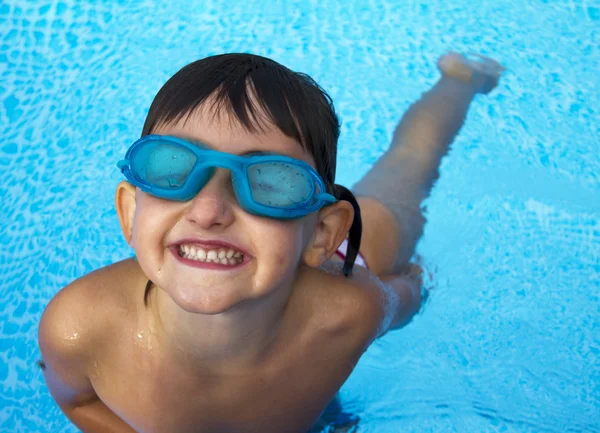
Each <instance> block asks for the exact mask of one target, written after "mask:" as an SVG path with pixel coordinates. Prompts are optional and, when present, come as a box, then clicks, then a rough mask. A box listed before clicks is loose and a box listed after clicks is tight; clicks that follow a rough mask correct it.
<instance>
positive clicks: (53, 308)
mask: <svg viewBox="0 0 600 433" xmlns="http://www.w3.org/2000/svg"><path fill="white" fill-rule="evenodd" d="M74 292H77V291H76V290H75V287H74V285H71V286H67V287H66V288H65V289H63V290H62V291H61V292H59V293H58V294H57V295H56V296H55V297H54V298H53V299H52V301H51V302H50V304H49V305H48V307H46V310H45V311H44V314H43V315H42V319H41V321H40V326H39V346H40V351H41V352H42V357H43V364H42V369H43V371H44V377H45V379H46V383H47V385H48V389H49V391H50V394H51V395H52V397H54V399H55V400H56V402H57V404H58V406H59V407H60V409H61V410H62V411H63V412H64V414H65V415H66V416H67V417H68V418H69V419H70V420H71V421H72V422H73V424H75V425H76V426H77V427H78V428H79V429H80V430H81V431H82V432H83V433H135V430H133V428H131V427H130V426H129V425H128V424H127V423H126V422H125V421H123V420H122V419H121V418H119V417H118V416H117V415H116V414H115V413H114V412H112V411H111V410H110V409H109V408H108V407H107V406H106V405H105V404H104V403H103V402H102V401H101V400H100V399H99V398H98V396H97V395H96V393H95V391H94V388H93V386H92V384H91V382H90V380H89V378H88V376H87V373H86V367H87V360H88V358H89V355H88V354H89V347H91V345H90V332H86V331H89V330H87V329H86V326H85V325H84V324H85V323H86V321H84V320H81V319H82V317H78V313H77V312H79V311H81V310H82V307H81V305H84V304H80V303H77V302H76V301H75V299H77V297H78V296H79V294H78V293H74Z"/></svg>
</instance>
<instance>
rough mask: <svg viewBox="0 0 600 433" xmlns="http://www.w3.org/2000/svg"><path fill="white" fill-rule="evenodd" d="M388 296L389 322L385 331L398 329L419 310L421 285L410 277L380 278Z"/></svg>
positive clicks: (393, 276) (391, 276) (421, 298)
mask: <svg viewBox="0 0 600 433" xmlns="http://www.w3.org/2000/svg"><path fill="white" fill-rule="evenodd" d="M381 282H382V283H383V284H384V285H386V286H387V290H386V291H387V292H388V293H389V294H390V296H389V297H390V298H391V299H390V307H391V310H392V311H390V316H391V322H390V325H389V328H388V329H387V330H389V331H392V330H394V329H400V328H402V327H403V326H405V325H407V324H408V322H410V321H411V319H412V318H413V316H414V315H415V314H417V313H418V312H419V310H420V309H421V304H422V302H423V297H422V294H421V283H420V281H419V280H417V279H415V278H414V277H412V276H410V275H389V276H385V277H382V278H381Z"/></svg>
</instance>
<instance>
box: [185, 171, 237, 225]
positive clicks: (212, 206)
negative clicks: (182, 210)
mask: <svg viewBox="0 0 600 433" xmlns="http://www.w3.org/2000/svg"><path fill="white" fill-rule="evenodd" d="M235 204H236V199H235V194H234V192H233V185H232V184H231V172H230V171H229V170H225V169H222V168H219V169H216V170H215V172H214V174H213V176H212V177H211V178H210V179H209V180H208V182H207V183H206V185H204V187H203V188H202V189H201V190H200V191H199V192H198V194H196V196H195V197H194V198H193V199H192V200H191V201H190V203H189V207H188V208H187V209H186V218H187V219H188V220H189V221H190V222H192V223H194V224H196V225H197V226H199V227H201V228H204V229H209V228H213V229H214V228H215V227H227V226H229V225H231V223H232V222H233V220H234V212H233V207H234V206H235Z"/></svg>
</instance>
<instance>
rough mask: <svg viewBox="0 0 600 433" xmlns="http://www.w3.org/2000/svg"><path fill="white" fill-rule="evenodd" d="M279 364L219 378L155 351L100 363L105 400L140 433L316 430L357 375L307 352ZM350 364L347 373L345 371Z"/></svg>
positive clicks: (119, 353)
mask: <svg viewBox="0 0 600 433" xmlns="http://www.w3.org/2000/svg"><path fill="white" fill-rule="evenodd" d="M278 359H279V360H280V362H278V363H277V365H270V366H268V367H269V368H265V369H261V370H256V371H253V372H252V373H246V374H242V373H240V374H235V375H227V376H219V377H216V376H214V375H210V374H206V375H202V374H200V375H199V374H197V373H196V374H194V375H191V374H190V373H189V372H184V371H181V370H180V369H178V368H177V367H176V366H175V365H174V364H173V363H170V362H168V361H166V360H165V358H162V357H160V356H157V355H156V354H153V353H152V350H151V348H150V349H149V348H148V347H141V346H135V345H134V346H132V347H128V348H121V349H120V350H116V351H115V353H114V354H112V355H111V356H106V357H104V358H99V359H98V363H97V371H96V375H95V377H94V378H93V385H94V389H95V390H96V393H97V394H98V396H99V397H100V399H101V400H102V401H103V402H104V403H105V404H106V405H107V406H108V407H109V408H110V409H111V410H112V411H113V412H115V413H116V414H117V415H119V416H120V417H121V418H122V419H123V420H125V421H126V422H127V423H128V424H129V425H131V426H132V427H133V428H134V429H135V430H136V431H138V432H139V433H155V432H156V433H158V432H160V433H169V432H173V433H175V432H177V433H203V432H210V433H216V432H236V433H246V432H248V433H253V432H262V433H268V432H271V431H272V432H277V433H284V432H290V433H292V432H294V433H302V432H304V431H307V430H308V429H310V427H311V426H312V424H313V423H314V422H315V421H316V420H317V418H318V416H319V415H320V413H321V412H322V410H323V409H324V408H325V407H326V405H327V404H328V403H329V401H330V400H331V399H332V398H333V397H334V395H335V393H336V392H337V390H338V389H339V387H340V386H341V385H342V384H343V382H344V381H345V380H346V378H347V376H348V375H349V374H350V372H351V370H352V369H351V368H349V367H348V366H349V365H353V364H354V362H349V361H350V360H349V359H344V357H343V356H342V357H339V358H338V359H336V358H335V357H331V356H330V355H327V356H325V357H324V358H321V357H320V356H319V355H318V354H314V353H313V354H311V353H309V352H308V351H307V350H306V348H302V350H299V351H294V350H289V352H288V353H284V354H282V356H281V357H278ZM343 366H346V367H343Z"/></svg>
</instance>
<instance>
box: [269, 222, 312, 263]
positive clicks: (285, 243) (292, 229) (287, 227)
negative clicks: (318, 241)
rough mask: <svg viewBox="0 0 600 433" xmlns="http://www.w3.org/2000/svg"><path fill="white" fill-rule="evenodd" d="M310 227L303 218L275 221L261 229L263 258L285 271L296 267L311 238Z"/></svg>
mask: <svg viewBox="0 0 600 433" xmlns="http://www.w3.org/2000/svg"><path fill="white" fill-rule="evenodd" d="M308 228H309V227H307V224H306V222H305V221H303V220H292V221H273V222H272V223H271V224H269V227H265V230H263V231H261V233H260V236H259V237H258V238H259V239H260V241H259V242H260V244H259V248H258V251H259V252H260V251H262V252H263V254H262V256H263V258H265V259H268V261H269V262H270V263H272V264H273V265H274V266H276V267H278V268H279V269H281V270H282V271H284V272H285V270H289V268H295V267H296V266H297V265H298V263H299V262H300V260H301V257H302V253H303V251H304V248H305V247H306V245H307V243H308V241H309V240H310V238H311V236H310V235H311V233H310V231H309V230H308ZM266 255H268V256H269V257H266Z"/></svg>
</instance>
